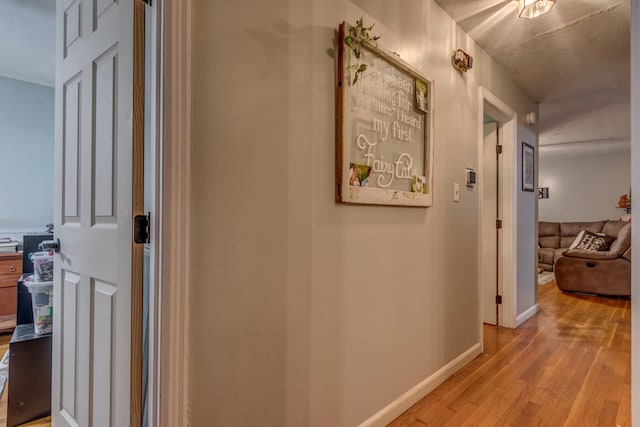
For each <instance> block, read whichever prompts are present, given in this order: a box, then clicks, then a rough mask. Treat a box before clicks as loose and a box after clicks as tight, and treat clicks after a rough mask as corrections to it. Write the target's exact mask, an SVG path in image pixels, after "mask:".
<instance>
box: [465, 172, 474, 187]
mask: <svg viewBox="0 0 640 427" xmlns="http://www.w3.org/2000/svg"><path fill="white" fill-rule="evenodd" d="M465 181H466V183H467V187H473V186H474V185H476V171H474V170H473V169H471V168H467V172H466V179H465Z"/></svg>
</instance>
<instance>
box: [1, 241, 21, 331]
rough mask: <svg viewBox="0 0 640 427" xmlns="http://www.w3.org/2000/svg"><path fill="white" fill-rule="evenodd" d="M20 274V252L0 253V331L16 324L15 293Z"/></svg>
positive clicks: (11, 328)
mask: <svg viewBox="0 0 640 427" xmlns="http://www.w3.org/2000/svg"><path fill="white" fill-rule="evenodd" d="M21 275H22V254H19V253H15V254H14V253H0V332H6V331H11V330H13V328H14V327H15V324H16V300H17V298H16V294H17V289H18V288H17V286H18V279H19V278H20V276H21Z"/></svg>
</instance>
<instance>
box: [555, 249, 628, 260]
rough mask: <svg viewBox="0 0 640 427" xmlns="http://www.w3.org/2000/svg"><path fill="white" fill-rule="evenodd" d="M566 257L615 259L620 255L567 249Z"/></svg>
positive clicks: (608, 252)
mask: <svg viewBox="0 0 640 427" xmlns="http://www.w3.org/2000/svg"><path fill="white" fill-rule="evenodd" d="M564 256H568V257H571V258H585V259H601V260H605V259H615V258H618V255H615V254H613V253H611V252H610V251H590V250H586V249H567V250H566V251H565V252H564Z"/></svg>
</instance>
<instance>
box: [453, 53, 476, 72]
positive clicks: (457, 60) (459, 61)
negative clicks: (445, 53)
mask: <svg viewBox="0 0 640 427" xmlns="http://www.w3.org/2000/svg"><path fill="white" fill-rule="evenodd" d="M451 63H452V64H453V66H454V68H455V69H456V70H458V71H460V72H463V73H465V72H467V71H469V70H470V69H471V68H473V57H472V56H471V55H469V54H468V53H467V52H465V51H464V50H462V49H458V50H456V51H455V52H453V56H452V57H451Z"/></svg>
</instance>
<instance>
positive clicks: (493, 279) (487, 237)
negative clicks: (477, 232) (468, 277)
mask: <svg viewBox="0 0 640 427" xmlns="http://www.w3.org/2000/svg"><path fill="white" fill-rule="evenodd" d="M497 142H498V128H497V123H495V122H493V123H487V124H485V125H484V144H483V147H484V149H483V168H482V230H481V232H482V269H481V271H482V321H483V322H484V323H488V324H490V325H495V324H496V323H497V321H498V319H497V318H496V283H497V280H498V277H497V271H496V267H495V266H496V262H497V251H498V247H497V244H496V219H497V218H498V211H497V208H496V207H497V191H498V189H497V170H498V169H497V156H496V144H497Z"/></svg>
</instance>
